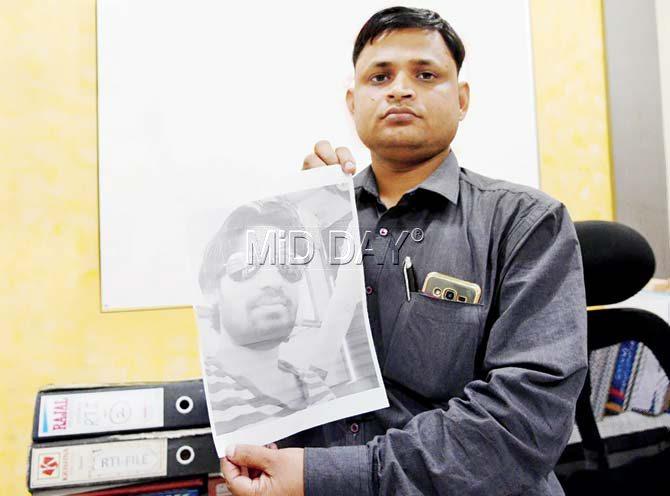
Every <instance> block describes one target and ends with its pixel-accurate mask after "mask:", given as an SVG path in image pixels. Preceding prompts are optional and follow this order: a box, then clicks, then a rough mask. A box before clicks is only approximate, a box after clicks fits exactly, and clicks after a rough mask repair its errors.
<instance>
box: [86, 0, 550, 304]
mask: <svg viewBox="0 0 670 496" xmlns="http://www.w3.org/2000/svg"><path fill="white" fill-rule="evenodd" d="M395 4H396V1H385V0H372V1H366V2H356V1H353V0H343V1H340V2H326V1H319V2H314V1H311V2H303V1H300V2H290V3H286V2H270V1H262V2H260V1H257V2H253V3H246V2H224V1H223V0H221V1H215V0H99V1H98V7H97V26H98V30H97V37H98V40H97V41H98V147H99V149H98V154H99V194H100V264H101V293H102V309H103V310H130V309H145V308H160V307H174V306H188V305H190V303H191V298H190V286H189V281H190V279H189V276H188V268H187V249H186V246H187V243H186V235H185V222H184V218H185V215H186V213H187V211H189V210H191V209H197V208H207V207H211V206H215V205H214V204H215V203H216V198H217V197H218V198H221V197H222V195H230V194H232V193H233V192H234V191H235V184H239V181H244V182H254V184H257V185H258V192H259V194H262V192H263V190H264V188H266V187H267V185H268V183H270V182H271V181H272V177H273V176H274V175H280V174H285V173H287V172H289V171H293V170H296V169H299V168H300V167H301V166H302V160H303V158H304V156H305V155H307V154H308V153H310V152H311V151H312V148H313V146H314V143H315V142H316V141H318V140H320V139H328V140H330V141H331V142H332V143H333V144H334V145H336V146H349V147H350V148H351V149H352V151H353V153H354V156H355V157H356V160H357V163H358V168H359V170H360V169H361V168H362V167H363V166H364V165H366V164H369V160H370V154H369V152H368V151H367V149H366V148H365V147H364V146H363V144H362V143H361V142H360V141H359V140H358V137H357V135H356V132H355V128H354V125H353V122H352V121H351V118H350V116H349V114H348V112H347V109H346V106H345V99H344V95H345V92H346V89H347V88H348V87H349V86H350V85H351V84H352V81H353V67H352V62H351V52H352V49H353V43H354V40H355V38H356V35H357V34H358V31H359V30H360V28H361V27H362V25H363V24H364V22H365V21H366V20H367V19H368V18H369V17H370V16H371V15H372V14H373V13H374V12H376V11H377V10H380V9H382V8H384V7H389V6H392V5H395ZM413 6H417V7H426V8H430V9H433V10H435V11H437V12H439V13H440V14H441V15H442V16H443V17H444V18H445V19H447V21H449V23H450V24H451V25H452V26H453V27H454V29H455V30H456V32H457V33H458V34H459V35H460V36H461V38H462V39H463V41H464V44H465V47H466V59H465V64H464V66H463V69H462V71H461V76H460V79H461V80H464V81H468V82H469V83H470V86H471V102H470V109H469V112H468V116H467V117H466V119H465V121H463V122H462V123H461V127H460V129H459V132H458V135H457V138H456V140H455V142H454V145H453V148H454V151H455V152H456V155H457V157H458V159H459V162H460V164H461V166H463V167H466V168H469V169H472V170H475V171H477V172H480V173H482V174H485V175H488V176H493V177H498V178H502V179H507V180H509V181H513V182H517V183H522V184H526V185H529V186H533V187H538V184H539V177H538V147H537V133H536V123H535V96H534V83H533V68H532V55H531V32H530V15H529V6H528V1H527V0H513V1H507V2H495V1H493V0H489V1H484V0H476V1H468V2H463V1H457V0H442V1H415V2H413Z"/></svg>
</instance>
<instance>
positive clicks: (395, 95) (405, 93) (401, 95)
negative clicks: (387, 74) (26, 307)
mask: <svg viewBox="0 0 670 496" xmlns="http://www.w3.org/2000/svg"><path fill="white" fill-rule="evenodd" d="M415 96H416V93H415V92H414V88H413V87H412V80H411V78H410V77H409V76H407V75H406V74H405V73H404V72H399V73H398V74H397V76H396V77H395V79H394V80H393V83H392V84H391V86H390V87H389V91H388V93H387V95H386V98H387V99H388V100H391V101H395V100H397V101H402V100H411V99H413V98H414V97H415Z"/></svg>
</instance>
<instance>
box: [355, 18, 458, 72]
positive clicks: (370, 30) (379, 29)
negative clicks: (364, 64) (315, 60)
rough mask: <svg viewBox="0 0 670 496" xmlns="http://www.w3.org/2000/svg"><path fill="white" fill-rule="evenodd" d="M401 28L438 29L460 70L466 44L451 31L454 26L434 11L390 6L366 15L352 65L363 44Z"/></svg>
mask: <svg viewBox="0 0 670 496" xmlns="http://www.w3.org/2000/svg"><path fill="white" fill-rule="evenodd" d="M404 28H422V29H433V30H435V31H437V32H439V33H440V34H441V35H442V38H443V39H444V42H445V43H446V44H447V48H448V49H449V52H451V56H452V57H453V58H454V61H455V62H456V68H457V70H458V71H460V70H461V66H462V65H463V60H464V59H465V47H464V46H463V41H461V38H460V37H459V36H458V34H456V31H454V28H452V27H451V25H450V24H449V23H448V22H447V21H445V20H444V19H442V17H440V15H439V14H438V13H437V12H433V11H432V10H428V9H416V8H410V7H389V8H387V9H384V10H380V11H379V12H377V13H376V14H374V15H373V16H372V17H370V19H368V21H367V22H366V23H365V24H364V25H363V27H362V28H361V31H360V33H358V36H357V37H356V42H355V43H354V53H353V57H352V59H353V62H354V66H356V61H357V60H358V57H359V56H360V54H361V52H362V51H363V48H365V45H367V44H368V43H372V42H374V40H375V39H376V38H377V37H378V36H379V35H381V34H382V33H385V32H387V31H394V30H396V29H404Z"/></svg>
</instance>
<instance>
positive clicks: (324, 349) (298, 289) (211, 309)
mask: <svg viewBox="0 0 670 496" xmlns="http://www.w3.org/2000/svg"><path fill="white" fill-rule="evenodd" d="M349 194H350V193H349V190H348V188H347V184H346V183H343V184H342V185H328V186H324V187H319V188H310V189H307V190H302V191H297V192H292V193H288V194H284V195H278V196H274V197H270V198H264V199H262V200H258V201H250V202H248V203H244V204H242V205H239V206H236V207H234V208H232V209H229V210H228V211H227V212H225V213H223V212H220V213H219V212H217V213H208V214H207V220H202V219H201V220H202V223H203V224H206V226H207V228H209V233H210V235H209V236H208V238H205V239H206V243H205V245H204V246H203V247H202V249H201V250H200V251H201V257H200V259H199V265H198V267H199V271H198V287H199V290H200V292H201V300H200V301H201V302H202V303H201V304H199V305H197V306H196V307H195V310H196V317H197V322H198V328H199V331H200V335H201V350H202V360H203V368H204V370H203V373H204V376H205V382H206V387H207V392H208V399H209V402H210V420H211V423H212V427H213V429H214V431H215V435H217V436H219V435H222V434H225V433H230V432H233V431H236V430H238V429H241V428H246V427H249V426H253V425H255V424H261V423H265V422H268V421H271V420H273V419H277V418H282V417H288V416H291V415H292V414H294V413H296V412H300V411H304V410H306V409H309V408H310V407H313V406H315V405H319V404H323V403H328V402H332V401H333V400H337V399H338V398H343V397H346V396H348V395H352V394H354V393H361V392H365V391H367V390H372V389H378V388H379V387H380V385H381V381H380V380H379V377H378V375H377V371H376V367H375V358H374V348H373V347H372V346H371V339H370V331H369V324H368V321H367V317H366V315H365V314H364V302H363V301H362V299H363V291H362V288H363V273H362V266H361V265H360V263H357V260H356V250H357V247H356V238H357V233H355V232H354V228H355V229H358V228H357V227H356V226H357V224H356V223H355V222H354V221H353V220H354V217H353V212H352V202H351V199H350V197H349ZM203 237H204V236H203ZM358 251H360V248H358ZM343 416H344V414H343ZM324 422H325V420H324ZM310 423H312V424H314V425H316V424H318V423H322V422H318V420H316V419H314V418H312V419H311V421H310ZM311 426H312V425H310V426H303V425H300V424H296V426H295V429H294V430H295V431H296V432H297V431H299V430H303V429H305V428H307V427H311Z"/></svg>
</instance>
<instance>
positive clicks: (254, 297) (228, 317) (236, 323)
mask: <svg viewBox="0 0 670 496" xmlns="http://www.w3.org/2000/svg"><path fill="white" fill-rule="evenodd" d="M253 230H254V231H255V234H256V239H257V240H258V241H259V242H260V244H261V245H262V243H263V241H264V240H265V239H266V235H268V233H271V236H272V234H274V235H275V237H274V238H273V237H270V238H268V239H277V240H279V239H280V236H279V229H278V228H276V227H267V226H260V227H254V228H253ZM239 240H240V242H239V244H238V251H237V252H236V253H234V254H232V255H231V256H230V257H229V258H228V262H227V264H226V273H225V275H223V277H221V280H220V281H219V288H218V289H219V295H218V296H219V298H218V299H219V309H220V313H221V324H222V326H223V331H225V332H227V333H228V334H229V335H230V337H231V338H232V340H233V341H234V342H235V343H237V344H240V345H250V344H256V343H263V342H267V343H268V344H270V343H272V342H276V343H277V344H279V341H281V340H283V339H285V338H287V337H288V336H289V335H290V334H291V331H292V330H293V327H294V326H295V319H296V313H297V309H298V292H299V282H298V281H297V280H294V279H295V274H296V272H292V273H291V274H293V277H291V274H289V276H288V277H287V276H286V275H285V274H287V272H286V270H285V269H287V270H289V271H297V270H301V269H302V268H301V267H299V266H290V265H284V266H281V265H280V264H278V263H276V264H271V263H270V260H271V259H270V257H269V256H268V258H267V259H266V260H265V263H264V264H261V265H259V266H250V265H249V264H248V263H247V262H248V258H247V251H246V250H247V239H246V236H244V235H243V236H240V237H239ZM278 243H281V242H278ZM280 246H281V245H280ZM273 247H274V245H273V244H270V250H273V249H274V248H273ZM257 253H258V252H257ZM278 259H279V260H281V258H279V257H278ZM280 268H281V269H282V270H281V271H280ZM283 274H284V275H283Z"/></svg>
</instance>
